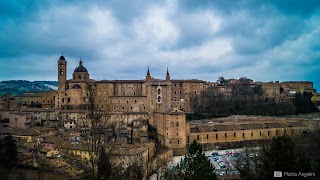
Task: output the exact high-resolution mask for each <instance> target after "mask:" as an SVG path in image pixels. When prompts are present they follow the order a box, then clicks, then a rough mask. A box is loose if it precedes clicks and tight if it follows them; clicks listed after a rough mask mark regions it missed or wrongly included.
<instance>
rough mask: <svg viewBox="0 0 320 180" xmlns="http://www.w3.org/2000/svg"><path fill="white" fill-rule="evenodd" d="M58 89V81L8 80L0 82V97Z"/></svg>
mask: <svg viewBox="0 0 320 180" xmlns="http://www.w3.org/2000/svg"><path fill="white" fill-rule="evenodd" d="M56 89H58V81H33V82H32V81H26V80H10V81H2V82H0V96H2V95H4V94H12V95H18V94H23V93H25V92H27V91H48V90H56Z"/></svg>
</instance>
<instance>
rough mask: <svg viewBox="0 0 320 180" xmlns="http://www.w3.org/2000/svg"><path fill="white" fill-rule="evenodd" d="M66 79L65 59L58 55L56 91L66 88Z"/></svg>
mask: <svg viewBox="0 0 320 180" xmlns="http://www.w3.org/2000/svg"><path fill="white" fill-rule="evenodd" d="M66 81H67V61H66V59H65V58H64V56H63V55H62V56H60V59H59V61H58V91H59V92H63V91H65V90H66Z"/></svg>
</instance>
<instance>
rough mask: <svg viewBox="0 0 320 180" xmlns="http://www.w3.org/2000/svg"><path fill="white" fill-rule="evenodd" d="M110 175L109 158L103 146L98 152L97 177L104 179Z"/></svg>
mask: <svg viewBox="0 0 320 180" xmlns="http://www.w3.org/2000/svg"><path fill="white" fill-rule="evenodd" d="M110 176H111V164H110V158H109V156H108V154H107V153H106V151H105V149H104V148H103V146H102V147H101V149H100V152H99V159H98V179H102V180H106V179H108V178H109V177H110Z"/></svg>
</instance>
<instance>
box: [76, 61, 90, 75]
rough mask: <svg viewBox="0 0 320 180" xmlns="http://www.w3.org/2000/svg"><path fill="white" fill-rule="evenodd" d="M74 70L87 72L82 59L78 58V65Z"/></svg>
mask: <svg viewBox="0 0 320 180" xmlns="http://www.w3.org/2000/svg"><path fill="white" fill-rule="evenodd" d="M74 72H75V73H76V72H88V70H87V68H85V67H84V66H83V65H82V61H81V60H80V62H79V66H78V67H77V68H76V69H75V70H74Z"/></svg>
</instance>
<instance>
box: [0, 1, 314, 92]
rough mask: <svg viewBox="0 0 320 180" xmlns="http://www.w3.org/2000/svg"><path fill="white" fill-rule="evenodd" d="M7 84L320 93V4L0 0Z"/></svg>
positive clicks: (0, 62) (0, 46)
mask: <svg viewBox="0 0 320 180" xmlns="http://www.w3.org/2000/svg"><path fill="white" fill-rule="evenodd" d="M0 32H1V33H0V67H1V71H0V80H11V79H24V80H57V65H56V64H57V60H58V59H59V57H60V56H61V54H62V52H63V55H64V56H65V57H66V60H67V61H68V77H69V78H70V77H71V75H72V73H73V70H74V69H75V68H76V67H77V66H78V62H79V59H80V57H81V59H82V60H83V62H84V66H85V67H86V68H87V69H88V70H89V73H90V76H91V77H92V78H93V79H97V80H102V79H143V78H145V75H146V71H147V68H148V65H149V66H150V71H151V75H152V76H153V77H156V78H164V77H165V73H166V69H167V67H168V68H169V70H170V75H171V78H173V79H203V80H207V81H216V80H217V79H218V77H219V76H224V77H225V78H240V77H244V76H245V77H248V78H251V79H253V80H255V81H272V80H280V81H287V80H307V81H313V82H315V87H316V88H317V89H319V88H320V75H319V74H320V2H319V1H318V0H308V1H301V0H296V1H294V0H291V1H285V0H281V1H279V0H274V1H263V0H255V1H234V0H215V1H213V0H212V1H204V0H203V1H192V0H190V1H187V0H181V1H179V0H172V1H158V0H154V1H153V0H145V1H143V0H134V1H132V0H126V1H124V0H110V1H105V0H103V1H76V0H74V1H72V0H71V1H67V2H65V1H58V0H57V1H28V0H10V1H0Z"/></svg>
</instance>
